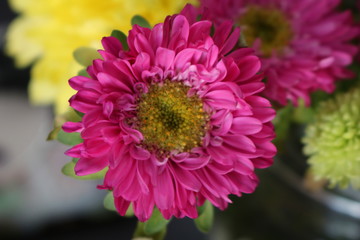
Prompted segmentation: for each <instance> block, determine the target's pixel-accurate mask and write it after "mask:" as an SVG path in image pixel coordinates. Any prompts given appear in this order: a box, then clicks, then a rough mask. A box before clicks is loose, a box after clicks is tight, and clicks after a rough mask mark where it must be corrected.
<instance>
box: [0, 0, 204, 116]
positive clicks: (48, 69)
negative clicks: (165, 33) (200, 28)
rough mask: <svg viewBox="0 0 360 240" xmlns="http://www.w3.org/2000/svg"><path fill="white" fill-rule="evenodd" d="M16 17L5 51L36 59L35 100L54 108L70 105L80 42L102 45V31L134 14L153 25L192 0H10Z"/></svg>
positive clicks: (22, 60) (123, 24)
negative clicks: (16, 14)
mask: <svg viewBox="0 0 360 240" xmlns="http://www.w3.org/2000/svg"><path fill="white" fill-rule="evenodd" d="M9 2H10V4H11V7H12V8H13V9H14V11H16V12H18V13H19V15H20V16H19V17H18V18H17V19H15V21H13V22H12V23H11V24H10V26H9V30H8V32H7V36H6V46H5V47H6V52H7V53H8V54H9V55H10V56H12V57H14V59H15V62H16V65H17V66H19V67H25V66H28V65H30V64H31V63H34V65H33V69H32V71H31V79H30V84H29V96H30V100H31V102H32V103H33V104H51V103H55V109H56V112H57V113H63V112H64V111H66V109H67V107H68V101H67V100H68V99H69V98H70V97H71V95H72V94H73V92H72V90H71V89H70V87H69V86H68V83H67V82H68V79H69V78H70V77H72V76H74V75H76V74H77V71H78V70H79V69H80V67H79V66H78V65H77V64H76V63H75V62H74V61H73V60H72V53H73V51H74V50H75V49H76V48H78V47H80V46H90V47H95V48H100V40H101V38H102V37H103V36H108V35H110V33H111V31H112V30H113V29H119V30H121V31H123V32H125V33H127V31H128V30H129V29H130V27H131V25H130V20H131V18H132V17H133V16H134V15H136V14H138V15H141V16H143V17H145V18H146V19H147V20H148V21H149V22H150V23H151V24H152V25H154V24H156V23H158V22H162V21H163V19H164V18H165V17H166V16H167V15H170V14H174V13H176V12H179V11H180V10H181V9H182V8H183V7H184V5H185V4H186V3H188V2H190V3H195V2H197V0H192V1H184V0H179V1H171V0H132V1H125V0H103V1H98V0H76V1H73V0H9Z"/></svg>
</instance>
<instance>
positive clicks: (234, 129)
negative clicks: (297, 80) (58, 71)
mask: <svg viewBox="0 0 360 240" xmlns="http://www.w3.org/2000/svg"><path fill="white" fill-rule="evenodd" d="M187 13H189V12H187ZM185 15H186V16H188V18H187V17H185ZM190 16H194V17H195V15H194V14H185V13H184V14H180V15H173V16H169V17H167V18H166V19H165V21H164V23H160V24H157V25H155V26H154V28H153V29H148V28H143V27H140V26H138V25H135V26H134V27H133V29H132V30H131V31H130V32H129V36H128V39H127V42H128V46H129V49H128V50H125V49H123V47H122V45H121V43H120V42H119V41H118V40H117V39H116V38H114V37H106V38H103V40H102V44H103V47H104V50H101V51H100V54H101V56H102V57H103V59H96V60H94V62H93V65H91V66H89V67H88V69H87V71H88V73H89V75H90V77H89V78H88V77H83V76H76V77H73V78H71V79H70V80H69V83H70V85H71V87H72V88H74V89H75V90H76V91H77V93H76V94H75V95H74V96H73V97H72V98H71V99H70V105H71V106H72V107H73V108H74V109H75V110H77V111H79V112H82V113H84V116H83V119H82V121H81V122H77V123H74V122H68V123H65V124H64V125H63V129H64V130H65V131H67V132H74V131H77V132H80V133H81V136H82V138H83V139H84V142H83V143H81V144H79V145H76V146H74V147H73V148H71V149H70V150H68V151H67V155H69V156H71V157H75V158H79V161H78V162H77V164H76V166H75V172H76V174H77V175H87V174H91V173H94V172H97V171H100V170H101V169H103V168H105V167H108V171H107V174H106V176H105V179H104V183H103V185H102V186H100V187H99V188H101V189H109V190H112V191H113V195H114V198H115V206H116V208H117V210H118V212H119V213H120V214H121V215H124V214H125V212H126V210H127V209H128V207H129V205H130V204H131V203H132V207H133V209H134V212H135V215H136V216H137V217H138V218H139V219H140V220H141V221H145V220H147V219H148V218H149V217H150V216H151V214H152V211H153V208H154V207H155V206H156V207H157V208H158V209H159V210H160V211H161V213H162V214H163V216H164V217H165V218H167V219H169V218H170V217H171V216H175V217H180V218H181V217H185V216H188V217H191V218H196V217H197V214H198V213H197V208H196V207H197V206H200V205H202V204H203V203H204V201H205V200H206V199H207V200H209V201H210V202H211V203H212V204H213V205H214V206H216V207H218V208H220V209H225V208H226V207H227V205H228V203H230V202H231V200H230V199H229V197H228V196H229V195H230V194H235V195H237V196H240V195H242V193H251V192H253V191H254V189H255V188H256V186H257V184H258V178H257V177H256V175H255V173H254V170H255V168H266V167H268V166H270V165H271V164H272V162H273V156H274V155H275V153H276V149H275V147H274V145H273V144H272V143H271V140H272V139H273V138H274V131H273V126H272V124H271V120H272V119H273V118H274V115H275V111H274V110H273V109H272V108H271V105H270V103H269V101H268V100H266V99H265V98H263V97H261V96H259V94H260V92H261V91H262V90H263V89H264V84H263V83H262V82H261V80H262V77H263V76H262V75H261V74H258V71H259V69H260V61H259V59H258V57H256V56H255V55H254V54H253V50H251V49H248V48H242V49H238V50H235V51H232V52H230V51H231V50H232V49H233V47H234V46H235V44H236V42H237V41H238V38H239V34H240V30H239V29H238V28H236V29H234V30H233V27H232V26H233V25H232V23H230V22H227V23H224V24H223V25H221V26H220V27H218V28H216V29H215V33H214V34H211V32H212V23H211V22H210V21H207V20H203V21H198V22H195V21H194V19H192V18H190Z"/></svg>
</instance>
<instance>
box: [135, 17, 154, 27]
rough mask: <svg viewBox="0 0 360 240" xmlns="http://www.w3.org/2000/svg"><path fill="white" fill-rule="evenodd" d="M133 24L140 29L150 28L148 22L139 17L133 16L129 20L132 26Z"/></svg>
mask: <svg viewBox="0 0 360 240" xmlns="http://www.w3.org/2000/svg"><path fill="white" fill-rule="evenodd" d="M135 24H136V25H139V26H140V27H144V28H151V26H150V24H149V22H148V21H147V20H146V19H145V18H143V17H142V16H140V15H135V16H133V18H132V19H131V25H132V26H134V25H135Z"/></svg>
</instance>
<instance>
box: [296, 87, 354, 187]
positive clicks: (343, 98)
mask: <svg viewBox="0 0 360 240" xmlns="http://www.w3.org/2000/svg"><path fill="white" fill-rule="evenodd" d="M303 143H304V144H305V147H304V153H305V154H306V155H308V156H309V159H308V163H309V164H310V168H311V170H312V172H313V173H314V175H315V177H316V178H318V179H327V180H328V181H329V183H330V187H334V186H335V185H339V186H340V187H342V188H346V187H348V186H349V184H350V183H351V184H352V186H353V187H354V188H360V89H356V90H352V91H350V92H348V93H344V94H339V95H338V96H336V97H335V98H334V99H330V100H327V101H325V102H323V103H322V104H320V106H319V108H318V112H317V113H316V116H315V119H314V122H313V123H311V124H309V125H308V126H307V128H306V131H305V137H304V138H303Z"/></svg>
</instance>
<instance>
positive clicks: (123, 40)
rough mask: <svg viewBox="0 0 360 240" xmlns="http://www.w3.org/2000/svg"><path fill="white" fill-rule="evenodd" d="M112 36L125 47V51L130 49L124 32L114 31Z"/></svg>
mask: <svg viewBox="0 0 360 240" xmlns="http://www.w3.org/2000/svg"><path fill="white" fill-rule="evenodd" d="M111 36H112V37H116V38H117V39H118V40H119V41H120V42H121V45H122V46H123V49H124V50H128V49H129V45H128V43H127V37H126V35H125V33H123V32H122V31H119V30H113V31H112V32H111Z"/></svg>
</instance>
